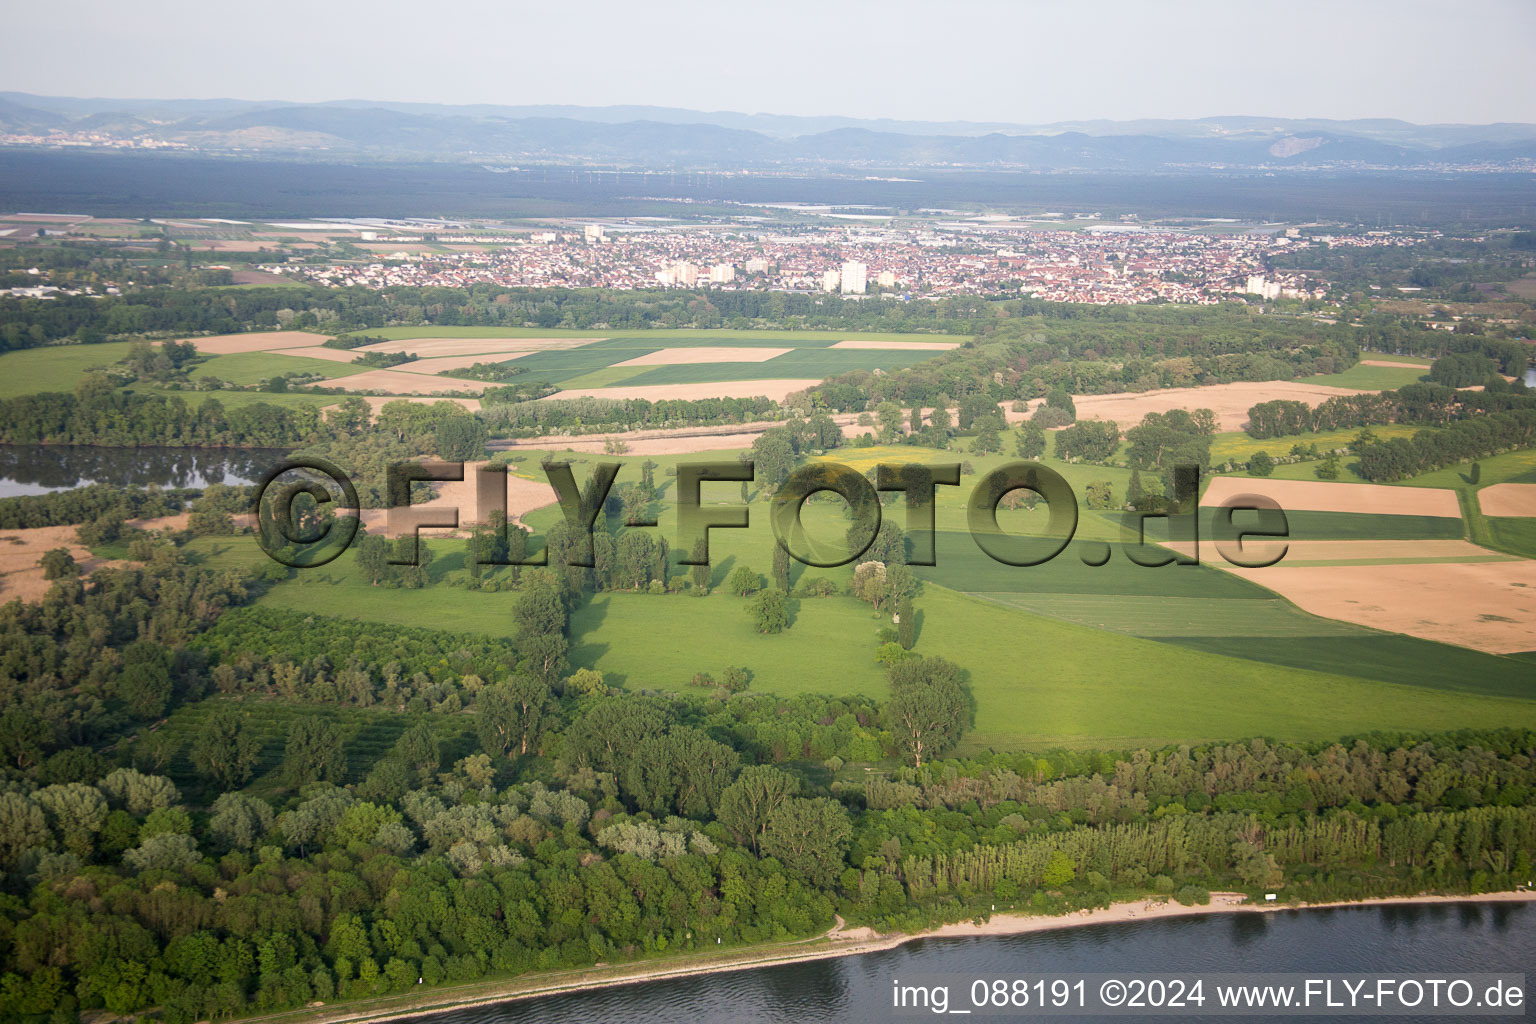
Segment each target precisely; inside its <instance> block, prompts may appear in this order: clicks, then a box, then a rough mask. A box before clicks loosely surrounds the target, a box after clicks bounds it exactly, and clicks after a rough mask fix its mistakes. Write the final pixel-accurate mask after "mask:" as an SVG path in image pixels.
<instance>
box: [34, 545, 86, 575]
mask: <svg viewBox="0 0 1536 1024" xmlns="http://www.w3.org/2000/svg"><path fill="white" fill-rule="evenodd" d="M37 564H38V565H41V566H42V567H43V579H45V580H59V579H64V578H66V577H69V576H78V575H80V566H78V565H76V564H75V556H74V555H72V554H70V553H69V549H68V548H51V549H49V550H48V551H45V552H43V557H42V558H40V559H38V561H37Z"/></svg>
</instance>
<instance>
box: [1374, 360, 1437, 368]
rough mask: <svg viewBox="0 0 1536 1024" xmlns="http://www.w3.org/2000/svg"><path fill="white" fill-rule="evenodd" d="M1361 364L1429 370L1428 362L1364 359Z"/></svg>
mask: <svg viewBox="0 0 1536 1024" xmlns="http://www.w3.org/2000/svg"><path fill="white" fill-rule="evenodd" d="M1360 365H1361V366H1395V367H1398V368H1399V369H1403V370H1427V369H1429V364H1428V363H1400V362H1395V361H1394V360H1391V359H1362V360H1360Z"/></svg>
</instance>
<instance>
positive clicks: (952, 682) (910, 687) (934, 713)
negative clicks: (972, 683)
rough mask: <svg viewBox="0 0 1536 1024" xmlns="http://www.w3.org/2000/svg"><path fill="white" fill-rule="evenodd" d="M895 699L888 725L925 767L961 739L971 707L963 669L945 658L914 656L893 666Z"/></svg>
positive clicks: (888, 713)
mask: <svg viewBox="0 0 1536 1024" xmlns="http://www.w3.org/2000/svg"><path fill="white" fill-rule="evenodd" d="M887 678H888V679H889V680H890V684H891V699H890V700H889V701H887V702H886V705H885V718H886V723H887V727H888V728H889V729H890V730H891V732H892V733H893V734H894V735H895V737H896V741H897V742H898V743H899V744H900V745H901V747H902V749H903V750H904V751H905V752H906V753H907V755H908V756H909V757H911V758H912V763H913V764H914V765H915V766H916V767H919V768H921V767H922V765H923V758H925V757H929V758H932V757H936V756H938V755H939V754H941V753H943V752H944V751H945V750H948V749H949V748H950V747H952V746H954V745H955V743H957V742H959V739H960V733H961V731H962V730H963V729H964V727H965V722H966V719H967V717H968V715H969V711H970V703H969V701H968V700H967V699H966V695H965V690H964V688H963V687H962V686H961V683H960V669H959V668H958V667H957V666H956V665H955V664H953V663H952V662H950V661H947V660H945V659H944V658H910V659H907V660H905V661H901V662H898V663H896V664H894V665H892V666H891V667H890V670H889V672H888V674H887Z"/></svg>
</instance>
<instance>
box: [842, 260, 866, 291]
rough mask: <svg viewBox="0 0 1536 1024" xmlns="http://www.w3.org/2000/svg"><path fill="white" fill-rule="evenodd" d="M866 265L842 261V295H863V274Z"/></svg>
mask: <svg viewBox="0 0 1536 1024" xmlns="http://www.w3.org/2000/svg"><path fill="white" fill-rule="evenodd" d="M868 269H869V268H868V267H866V266H864V264H862V263H844V264H843V273H842V281H841V284H842V289H843V294H844V295H863V294H864V287H865V283H866V282H865V279H864V275H865V273H866V272H867V271H868Z"/></svg>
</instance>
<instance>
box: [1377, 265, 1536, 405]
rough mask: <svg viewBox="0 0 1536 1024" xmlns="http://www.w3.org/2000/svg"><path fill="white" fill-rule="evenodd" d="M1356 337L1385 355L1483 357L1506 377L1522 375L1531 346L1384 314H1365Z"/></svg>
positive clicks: (1527, 361)
mask: <svg viewBox="0 0 1536 1024" xmlns="http://www.w3.org/2000/svg"><path fill="white" fill-rule="evenodd" d="M1483 280H1487V279H1486V278H1484V279H1483ZM1360 337H1361V347H1362V348H1365V349H1369V350H1370V351H1372V352H1381V353H1383V354H1386V355H1399V356H1419V357H1421V358H1428V359H1441V358H1443V357H1445V356H1448V355H1453V354H1472V355H1480V356H1486V357H1488V358H1489V359H1492V360H1493V361H1494V362H1495V363H1497V364H1498V372H1499V373H1502V374H1504V375H1505V376H1508V377H1520V376H1523V375H1524V374H1525V368H1526V367H1527V366H1529V365H1530V363H1531V355H1532V353H1531V346H1530V345H1528V344H1526V343H1525V342H1522V341H1518V340H1514V339H1510V338H1494V337H1488V336H1486V335H1481V334H1454V333H1451V332H1449V331H1437V330H1432V329H1429V328H1427V327H1424V326H1423V325H1421V324H1415V323H1412V322H1411V321H1404V320H1402V319H1399V318H1397V317H1390V316H1387V315H1385V314H1376V315H1373V316H1369V317H1367V318H1366V319H1365V322H1364V325H1363V327H1362V329H1361V331H1360ZM1476 383H1482V382H1481V381H1477V382H1476Z"/></svg>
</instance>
